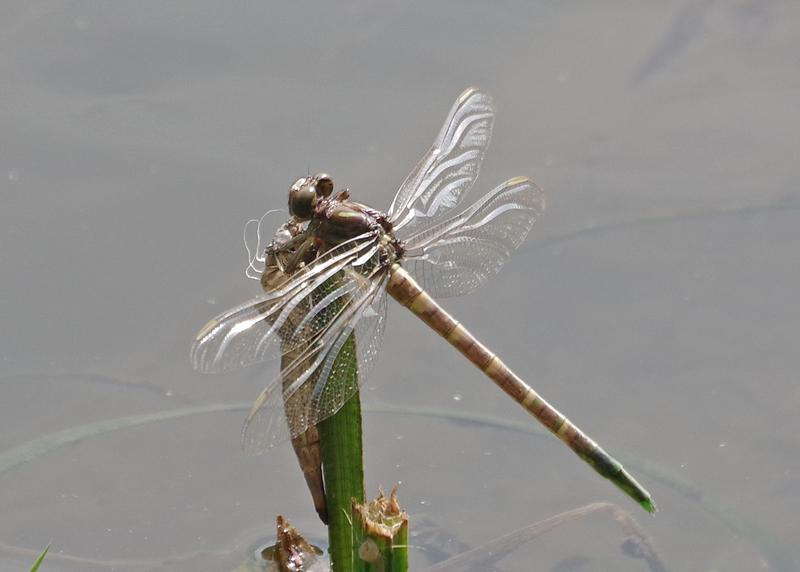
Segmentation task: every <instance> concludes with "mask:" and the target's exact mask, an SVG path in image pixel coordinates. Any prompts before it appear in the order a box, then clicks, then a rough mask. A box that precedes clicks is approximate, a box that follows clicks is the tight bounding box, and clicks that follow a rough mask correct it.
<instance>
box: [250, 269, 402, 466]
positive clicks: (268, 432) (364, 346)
mask: <svg viewBox="0 0 800 572" xmlns="http://www.w3.org/2000/svg"><path fill="white" fill-rule="evenodd" d="M387 275H388V272H387V269H385V268H376V269H375V270H374V272H373V273H372V274H370V275H369V276H364V275H361V274H359V275H358V276H357V277H354V278H353V280H354V281H356V282H358V283H360V284H361V285H362V287H361V288H359V289H358V291H357V292H355V293H354V294H353V295H352V296H349V297H347V298H346V299H343V300H340V302H339V303H338V304H336V305H333V306H329V307H328V310H327V313H328V315H327V316H326V326H325V327H324V328H323V329H321V330H320V331H319V333H318V336H317V337H316V339H315V340H314V341H313V342H312V343H311V344H309V345H307V346H305V347H303V348H300V347H297V348H296V349H295V350H294V351H290V352H284V353H283V359H282V366H283V367H282V370H281V373H280V374H279V376H278V380H277V381H275V382H273V383H272V384H271V385H270V386H269V387H268V389H266V390H265V391H264V392H262V394H261V395H260V396H259V398H258V399H257V400H256V402H255V404H254V405H253V408H252V410H251V412H250V414H249V415H248V417H247V420H246V421H245V425H244V428H243V430H242V447H243V448H244V450H245V451H246V452H248V453H260V452H262V451H264V450H265V449H268V448H270V447H272V446H274V445H277V444H278V443H280V442H282V441H283V440H285V438H287V437H297V436H298V435H301V434H302V433H304V432H305V431H306V430H307V429H308V428H309V427H310V426H312V425H316V424H318V423H319V422H321V421H323V420H325V419H327V418H328V417H330V416H331V415H333V414H334V413H336V412H337V411H338V410H339V409H340V408H341V407H342V406H343V405H344V404H345V403H346V402H347V400H348V399H350V398H351V397H352V396H353V395H354V394H355V392H356V391H357V390H358V387H359V385H360V384H361V383H363V382H364V380H365V379H366V377H367V375H368V373H369V370H370V369H371V366H372V364H373V363H374V359H375V356H376V354H377V352H378V348H379V346H380V343H381V340H382V339H383V327H384V324H385V320H386V288H385V281H386V277H387ZM332 309H333V313H330V311H331V310H332ZM354 351H355V358H356V360H355V362H356V364H357V366H356V370H355V371H352V365H348V364H352V357H353V352H354Z"/></svg>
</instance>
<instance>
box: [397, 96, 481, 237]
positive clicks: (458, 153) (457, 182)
mask: <svg viewBox="0 0 800 572" xmlns="http://www.w3.org/2000/svg"><path fill="white" fill-rule="evenodd" d="M493 123H494V107H493V105H492V99H491V97H490V96H489V95H487V94H485V93H483V92H481V91H479V90H478V89H476V88H469V89H467V90H466V91H465V92H464V93H462V94H461V95H460V96H459V97H458V99H457V100H456V102H455V104H454V105H453V108H452V109H451V110H450V114H449V115H448V116H447V119H446V120H445V123H444V126H442V130H441V131H440V132H439V135H438V136H437V137H436V140H435V141H434V142H433V145H432V146H431V148H430V149H429V150H428V152H427V153H426V154H425V155H424V156H423V157H422V159H421V160H420V162H419V163H417V166H416V167H415V168H414V170H413V171H411V173H410V174H409V175H408V177H407V178H406V180H405V181H404V182H403V184H402V185H400V189H399V190H398V191H397V195H396V196H395V198H394V200H393V201H392V205H391V207H389V212H388V217H389V220H390V221H391V222H392V224H393V225H394V229H395V231H396V232H397V233H398V237H400V238H404V237H405V236H409V235H411V234H414V233H416V232H419V231H421V230H423V229H425V228H429V227H430V226H432V225H433V224H435V223H436V222H437V221H439V220H441V219H442V218H443V217H445V216H447V213H448V212H450V211H452V209H453V208H455V207H456V206H457V205H458V204H459V202H460V201H461V199H462V198H463V197H464V196H465V195H466V194H467V191H469V189H470V188H471V187H472V185H473V183H474V182H475V180H476V179H477V178H478V171H479V169H480V165H481V162H482V161H483V155H484V153H485V151H486V149H487V147H488V146H489V139H490V138H491V135H492V125H493Z"/></svg>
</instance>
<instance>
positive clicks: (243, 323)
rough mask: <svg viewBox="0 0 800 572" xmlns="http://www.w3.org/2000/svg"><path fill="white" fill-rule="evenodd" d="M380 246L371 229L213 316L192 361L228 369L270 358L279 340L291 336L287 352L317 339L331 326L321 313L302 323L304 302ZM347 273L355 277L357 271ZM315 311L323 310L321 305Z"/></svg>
mask: <svg viewBox="0 0 800 572" xmlns="http://www.w3.org/2000/svg"><path fill="white" fill-rule="evenodd" d="M376 248H377V246H376V241H375V237H374V235H372V234H365V235H362V236H359V237H356V238H353V239H351V240H349V241H347V242H345V243H342V244H341V245H339V246H337V247H336V248H333V249H331V250H330V251H328V252H327V253H325V254H324V255H323V256H321V257H320V258H319V259H317V260H316V261H315V263H314V264H312V265H309V266H308V267H305V268H303V269H301V270H300V271H298V272H297V273H296V274H293V275H292V276H291V278H289V280H288V281H287V282H286V283H285V284H283V285H282V286H281V287H280V288H278V289H276V290H272V291H270V292H267V293H265V294H262V295H260V296H258V297H256V298H254V299H252V300H250V301H249V302H245V303H244V304H240V305H239V306H236V307H234V308H231V309H229V310H227V311H226V312H224V313H223V314H220V315H219V316H217V317H216V318H213V319H212V320H211V321H209V322H208V323H207V324H206V325H205V326H204V327H203V328H202V329H201V330H200V332H199V333H198V334H197V337H196V338H195V341H194V344H193V345H192V351H191V362H192V366H193V367H194V368H195V369H196V370H198V371H201V372H204V373H214V372H221V371H227V370H230V369H235V368H237V367H246V366H249V365H252V364H255V363H259V362H263V361H265V360H267V359H269V358H270V357H272V355H273V353H274V352H271V351H270V348H271V346H272V345H273V342H274V341H275V340H276V339H283V340H285V341H286V343H285V344H284V345H285V347H284V349H283V351H284V352H286V351H291V350H292V349H294V348H295V347H297V346H302V345H308V344H309V343H311V342H312V341H314V340H317V339H318V338H319V336H320V332H321V331H322V330H323V329H324V328H326V327H327V325H326V323H325V320H324V319H322V318H321V317H317V318H314V319H310V320H307V321H306V322H304V323H302V327H298V326H300V323H299V322H298V319H297V317H298V315H299V313H300V311H301V310H302V309H303V304H304V303H306V301H307V300H308V299H309V297H310V296H311V295H312V293H314V292H315V291H316V290H317V289H319V288H321V287H322V286H323V285H325V284H326V283H327V282H328V280H330V279H331V278H332V277H333V276H336V275H337V274H339V273H341V272H342V271H343V270H344V269H346V268H352V265H353V263H354V262H355V261H357V260H358V259H359V258H362V257H364V256H365V254H368V253H369V252H370V251H373V252H374V251H375V250H376ZM347 276H348V279H353V280H354V279H355V274H348V275H347ZM346 281H347V280H345V282H346ZM329 302H331V303H332V302H334V300H329ZM316 312H317V313H318V314H319V312H320V309H319V308H317V309H316Z"/></svg>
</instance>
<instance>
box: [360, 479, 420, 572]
mask: <svg viewBox="0 0 800 572" xmlns="http://www.w3.org/2000/svg"><path fill="white" fill-rule="evenodd" d="M353 521H354V522H355V523H356V527H357V528H358V529H359V530H360V534H361V536H362V538H363V540H362V541H361V544H360V546H359V548H358V556H359V558H360V559H361V560H362V561H363V562H364V563H365V564H366V570H367V571H368V572H407V570H408V514H406V512H405V511H404V510H402V509H401V508H400V504H399V503H398V502H397V487H395V488H394V489H392V493H391V494H390V495H389V498H386V496H385V495H384V494H383V491H381V492H380V494H379V495H378V498H376V499H375V500H373V501H372V502H370V503H368V504H361V503H355V502H354V503H353Z"/></svg>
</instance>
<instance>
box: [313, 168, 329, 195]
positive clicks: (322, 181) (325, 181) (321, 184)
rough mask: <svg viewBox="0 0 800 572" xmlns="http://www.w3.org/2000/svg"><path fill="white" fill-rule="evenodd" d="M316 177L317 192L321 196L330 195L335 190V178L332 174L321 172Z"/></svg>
mask: <svg viewBox="0 0 800 572" xmlns="http://www.w3.org/2000/svg"><path fill="white" fill-rule="evenodd" d="M314 178H315V179H316V181H317V182H316V184H315V187H316V189H317V194H318V195H319V196H321V197H329V196H330V195H331V193H332V192H333V179H331V177H330V175H327V174H325V173H320V174H318V175H315V176H314Z"/></svg>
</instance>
